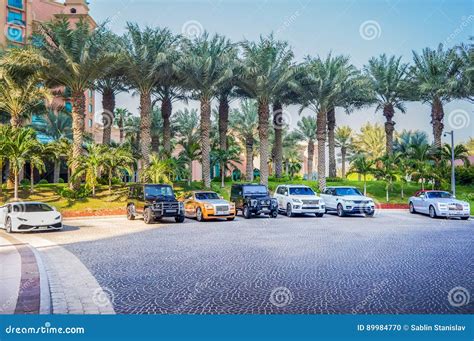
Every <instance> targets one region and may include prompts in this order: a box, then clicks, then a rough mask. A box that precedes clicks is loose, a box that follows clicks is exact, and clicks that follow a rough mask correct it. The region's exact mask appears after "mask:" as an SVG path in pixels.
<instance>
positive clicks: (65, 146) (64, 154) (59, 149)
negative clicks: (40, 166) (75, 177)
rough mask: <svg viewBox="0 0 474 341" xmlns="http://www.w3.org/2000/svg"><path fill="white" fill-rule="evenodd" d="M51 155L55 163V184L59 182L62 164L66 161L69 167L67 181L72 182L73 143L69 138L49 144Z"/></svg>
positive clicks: (59, 139) (61, 138)
mask: <svg viewBox="0 0 474 341" xmlns="http://www.w3.org/2000/svg"><path fill="white" fill-rule="evenodd" d="M48 150H49V151H50V153H49V155H50V156H51V158H52V159H53V162H54V171H53V182H54V183H58V182H59V176H60V173H61V162H62V161H65V162H66V165H67V180H68V181H71V160H72V143H71V140H70V139H68V138H67V137H60V138H58V139H57V140H53V141H52V142H50V143H49V144H48Z"/></svg>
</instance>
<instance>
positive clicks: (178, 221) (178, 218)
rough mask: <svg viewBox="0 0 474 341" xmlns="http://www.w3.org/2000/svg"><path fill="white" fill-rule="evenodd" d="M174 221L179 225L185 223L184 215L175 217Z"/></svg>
mask: <svg viewBox="0 0 474 341" xmlns="http://www.w3.org/2000/svg"><path fill="white" fill-rule="evenodd" d="M174 221H176V222H177V223H183V222H184V215H179V216H177V217H174Z"/></svg>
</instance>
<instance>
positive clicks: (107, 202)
mask: <svg viewBox="0 0 474 341" xmlns="http://www.w3.org/2000/svg"><path fill="white" fill-rule="evenodd" d="M283 183H294V184H305V185H308V186H310V187H312V188H313V189H315V190H317V186H318V184H317V182H316V181H307V180H294V181H282V182H276V181H270V182H269V188H270V191H272V192H273V191H274V190H275V189H276V187H277V186H278V185H279V184H283ZM231 185H232V182H226V184H225V187H224V188H221V186H220V182H213V183H212V189H213V190H214V191H216V192H218V193H219V194H221V195H222V196H223V197H224V198H226V199H228V198H229V196H230V187H231ZM344 185H347V186H355V187H357V188H359V189H360V190H361V191H362V190H363V187H364V183H363V182H362V181H357V180H345V181H340V182H328V186H344ZM65 186H67V185H66V184H45V185H37V186H36V187H35V192H34V193H33V194H31V193H30V191H29V187H28V188H27V187H25V188H21V189H20V198H21V200H28V201H43V202H46V203H49V204H50V205H52V206H55V207H56V208H57V209H58V210H60V211H62V212H66V211H84V210H100V209H117V208H124V207H125V203H126V201H127V187H126V186H123V185H117V186H113V188H112V191H111V193H109V191H108V188H107V186H99V187H98V188H97V195H96V196H95V197H94V198H92V197H89V198H85V199H67V198H63V197H62V196H61V195H60V194H59V191H60V189H61V188H63V187H65ZM201 186H202V185H201V182H193V183H192V184H191V186H188V185H187V184H186V183H182V182H179V183H175V185H174V189H175V192H176V194H177V196H178V198H180V199H182V198H184V196H185V195H186V193H188V192H189V191H191V190H197V189H201ZM419 189H420V186H419V185H418V184H415V183H411V184H406V185H405V190H404V191H405V197H404V198H402V197H401V184H400V183H395V184H394V186H393V189H392V191H390V200H389V203H393V204H406V203H407V200H408V197H410V196H411V195H413V194H414V193H415V192H416V191H418V190H419ZM456 191H457V198H459V199H461V200H466V201H468V202H470V204H471V214H474V185H472V186H457V187H456ZM367 195H368V196H370V197H372V198H374V199H375V200H376V201H377V202H379V203H385V202H386V199H385V183H384V182H381V181H368V182H367ZM12 196H13V191H12V190H5V189H4V190H3V192H2V194H1V195H0V204H3V203H5V202H6V201H8V200H10V199H11V198H12Z"/></svg>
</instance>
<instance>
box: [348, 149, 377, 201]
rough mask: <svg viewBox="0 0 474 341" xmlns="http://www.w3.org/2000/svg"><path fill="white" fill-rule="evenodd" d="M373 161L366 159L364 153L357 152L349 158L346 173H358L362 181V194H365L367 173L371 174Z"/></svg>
mask: <svg viewBox="0 0 474 341" xmlns="http://www.w3.org/2000/svg"><path fill="white" fill-rule="evenodd" d="M374 164H375V161H373V160H370V159H368V158H367V157H366V156H365V155H364V154H357V155H355V156H354V158H353V159H352V160H351V166H350V168H349V173H348V174H354V173H357V174H360V175H362V177H363V181H364V195H367V175H369V174H373V172H374Z"/></svg>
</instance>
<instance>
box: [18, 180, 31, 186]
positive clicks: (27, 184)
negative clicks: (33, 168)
mask: <svg viewBox="0 0 474 341" xmlns="http://www.w3.org/2000/svg"><path fill="white" fill-rule="evenodd" d="M29 185H30V180H28V179H23V180H21V181H20V186H22V187H27V186H29Z"/></svg>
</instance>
